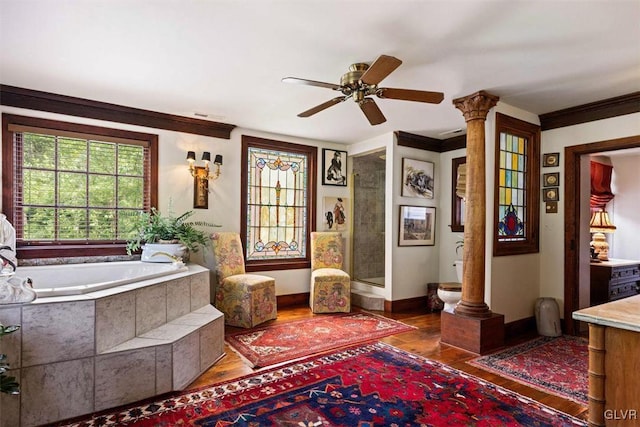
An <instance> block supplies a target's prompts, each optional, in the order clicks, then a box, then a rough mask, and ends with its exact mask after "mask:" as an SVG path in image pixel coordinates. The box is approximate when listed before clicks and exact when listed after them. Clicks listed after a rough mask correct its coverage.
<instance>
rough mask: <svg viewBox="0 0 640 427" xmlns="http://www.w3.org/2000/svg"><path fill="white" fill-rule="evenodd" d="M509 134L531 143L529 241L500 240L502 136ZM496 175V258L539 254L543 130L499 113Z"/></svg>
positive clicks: (497, 118)
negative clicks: (502, 133) (502, 134)
mask: <svg viewBox="0 0 640 427" xmlns="http://www.w3.org/2000/svg"><path fill="white" fill-rule="evenodd" d="M501 132H509V133H510V134H511V135H516V136H519V137H520V136H521V137H524V138H526V139H527V140H528V141H529V147H528V150H527V165H526V171H527V178H526V180H527V182H526V184H525V185H526V198H527V209H526V210H527V212H526V217H525V218H524V219H523V220H524V222H525V224H526V229H527V232H526V240H524V241H504V240H500V239H498V221H499V218H498V215H499V209H498V205H499V202H500V188H499V187H500V178H499V177H500V133H501ZM494 151H495V159H496V163H495V164H496V167H495V168H494V169H495V175H494V179H495V181H494V193H493V194H494V196H493V199H494V204H493V209H494V221H493V227H492V228H493V256H503V255H519V254H530V253H536V252H539V240H540V239H539V237H538V236H539V234H540V160H539V159H540V126H538V125H535V124H533V123H529V122H525V121H523V120H519V119H516V118H513V117H509V116H506V115H504V114H501V113H496V131H495V148H494Z"/></svg>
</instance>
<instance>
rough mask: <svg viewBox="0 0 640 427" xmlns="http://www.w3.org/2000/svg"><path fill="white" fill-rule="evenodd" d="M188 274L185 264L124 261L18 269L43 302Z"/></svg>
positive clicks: (18, 273)
mask: <svg viewBox="0 0 640 427" xmlns="http://www.w3.org/2000/svg"><path fill="white" fill-rule="evenodd" d="M187 270H188V267H187V266H185V265H184V264H182V263H162V264H161V263H147V262H141V261H121V262H100V263H91V264H64V265H43V266H33V267H31V266H30V267H18V269H17V270H16V276H20V277H23V278H26V277H29V278H30V279H31V280H32V282H33V289H34V290H35V291H36V293H37V294H38V298H42V297H53V296H66V295H82V294H86V293H89V292H96V291H101V290H103V289H109V288H113V287H116V286H121V285H126V284H129V283H134V282H140V281H143V280H147V279H154V278H157V277H162V276H167V275H171V274H175V273H180V272H183V271H187Z"/></svg>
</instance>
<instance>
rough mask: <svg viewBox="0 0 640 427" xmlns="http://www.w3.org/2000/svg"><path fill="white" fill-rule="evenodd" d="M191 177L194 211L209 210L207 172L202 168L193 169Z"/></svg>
mask: <svg viewBox="0 0 640 427" xmlns="http://www.w3.org/2000/svg"><path fill="white" fill-rule="evenodd" d="M195 175H196V176H194V177H193V207H194V208H195V209H209V179H208V178H207V171H206V170H205V168H204V167H202V166H196V167H195Z"/></svg>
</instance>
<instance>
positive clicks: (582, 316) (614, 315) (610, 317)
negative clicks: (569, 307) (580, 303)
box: [572, 295, 640, 332]
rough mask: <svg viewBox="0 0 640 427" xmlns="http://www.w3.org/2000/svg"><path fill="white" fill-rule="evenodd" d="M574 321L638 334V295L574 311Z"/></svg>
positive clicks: (639, 297) (639, 326)
mask: <svg viewBox="0 0 640 427" xmlns="http://www.w3.org/2000/svg"><path fill="white" fill-rule="evenodd" d="M572 317H573V318H574V319H575V320H581V321H583V322H588V323H595V324H597V325H603V326H612V327H614V328H619V329H626V330H629V331H636V332H640V295H636V296H633V297H629V298H624V299H621V300H617V301H612V302H608V303H606V304H601V305H596V306H593V307H589V308H583V309H582V310H578V311H574V312H573V315H572Z"/></svg>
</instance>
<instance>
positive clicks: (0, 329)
mask: <svg viewBox="0 0 640 427" xmlns="http://www.w3.org/2000/svg"><path fill="white" fill-rule="evenodd" d="M18 329H20V326H18V325H9V326H4V325H3V324H2V323H0V338H2V337H3V336H5V335H8V334H10V333H12V332H15V331H17V330H18ZM6 360H7V355H6V354H0V392H2V393H6V394H19V393H20V384H18V382H17V381H16V377H10V376H8V375H6V374H5V372H7V370H8V369H9V364H8V363H7V362H6Z"/></svg>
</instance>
